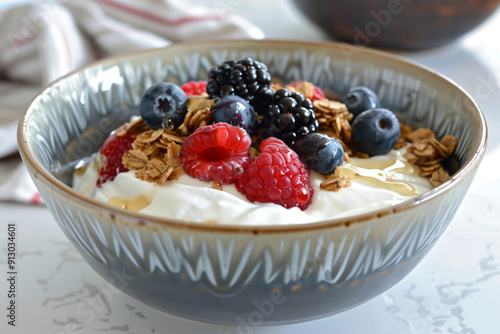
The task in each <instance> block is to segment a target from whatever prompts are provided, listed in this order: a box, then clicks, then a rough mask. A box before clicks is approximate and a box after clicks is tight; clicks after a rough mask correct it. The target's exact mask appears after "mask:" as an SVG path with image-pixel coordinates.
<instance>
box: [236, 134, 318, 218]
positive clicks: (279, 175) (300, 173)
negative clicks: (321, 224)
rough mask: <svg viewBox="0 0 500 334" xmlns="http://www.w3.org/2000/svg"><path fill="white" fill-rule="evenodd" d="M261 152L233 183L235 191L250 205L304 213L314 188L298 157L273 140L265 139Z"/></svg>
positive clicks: (279, 142)
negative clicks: (268, 204) (276, 207)
mask: <svg viewBox="0 0 500 334" xmlns="http://www.w3.org/2000/svg"><path fill="white" fill-rule="evenodd" d="M260 150H261V154H260V155H259V156H258V157H257V158H256V159H255V160H254V161H253V162H252V163H251V164H250V166H249V167H248V168H247V169H246V171H245V175H244V176H243V178H242V179H241V180H239V181H238V182H237V183H236V188H237V189H238V191H239V192H241V193H243V194H245V196H246V197H247V199H248V200H249V201H252V202H261V203H274V204H278V205H281V206H283V207H285V208H287V209H288V208H293V207H299V208H300V209H301V210H305V209H307V207H308V206H309V204H311V201H312V195H313V188H312V186H311V181H310V180H309V171H308V170H307V169H306V167H305V166H304V164H303V163H302V162H301V161H300V159H299V157H298V155H297V153H295V152H294V151H292V150H291V149H290V148H288V146H286V144H285V143H284V142H283V141H281V140H279V139H277V138H274V137H270V138H267V139H265V140H264V141H263V142H262V143H261V144H260Z"/></svg>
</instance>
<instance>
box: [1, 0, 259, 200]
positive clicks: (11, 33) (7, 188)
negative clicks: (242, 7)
mask: <svg viewBox="0 0 500 334" xmlns="http://www.w3.org/2000/svg"><path fill="white" fill-rule="evenodd" d="M210 4H212V7H209V6H210ZM207 5H208V6H207V7H205V6H194V5H192V4H190V3H189V1H186V0H44V1H42V2H38V3H37V2H35V3H33V4H26V5H19V6H16V7H13V8H8V9H4V10H2V8H1V5H0V174H1V175H0V201H8V200H11V201H18V202H25V203H39V202H40V195H39V194H38V192H37V191H36V188H35V187H34V185H33V183H32V181H31V179H30V178H29V175H28V173H27V171H26V170H25V168H24V166H22V163H21V162H20V160H18V161H16V162H15V163H13V162H12V160H13V159H12V158H9V159H6V157H9V156H11V155H15V154H16V152H17V140H16V130H17V123H18V120H19V118H20V117H21V115H22V114H23V113H24V112H25V110H26V108H27V106H28V105H29V103H30V102H31V100H32V99H33V98H34V97H35V95H36V93H37V92H38V91H39V90H40V89H41V88H42V87H43V86H44V85H46V84H47V83H49V82H51V81H53V80H55V79H57V78H59V77H60V76H62V75H64V74H66V73H68V72H70V71H73V70H75V69H78V68H79V67H81V66H83V65H85V64H88V63H90V62H92V61H94V60H97V59H100V58H105V57H110V56H115V55H121V54H126V53H130V52H134V51H138V50H144V49H151V48H158V47H164V46H167V45H169V44H171V43H175V42H181V41H199V40H206V39H217V38H220V39H230V38H254V39H260V38H263V37H264V36H263V33H262V31H261V30H260V29H259V28H257V27H256V26H255V25H253V24H251V23H250V22H248V21H247V20H245V19H243V18H242V17H239V16H237V15H235V14H233V13H231V12H230V11H221V10H220V9H219V8H217V7H216V6H215V5H214V3H210V2H207ZM6 160H8V162H6Z"/></svg>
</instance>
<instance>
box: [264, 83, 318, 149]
mask: <svg viewBox="0 0 500 334" xmlns="http://www.w3.org/2000/svg"><path fill="white" fill-rule="evenodd" d="M318 126H319V124H318V121H317V120H316V115H315V114H314V110H313V104H312V102H311V101H310V100H309V99H305V98H304V96H303V95H302V94H300V93H294V92H291V91H289V90H288V89H285V88H281V89H279V90H277V91H276V93H274V95H273V97H272V99H271V101H270V103H269V104H268V105H267V107H266V111H265V112H264V119H263V120H262V123H261V127H262V137H263V138H267V137H276V138H279V139H281V140H283V141H284V142H285V144H287V145H289V146H291V145H293V144H294V143H295V142H296V141H297V140H298V139H300V138H302V137H304V136H305V135H307V134H309V133H312V132H316V130H317V129H318Z"/></svg>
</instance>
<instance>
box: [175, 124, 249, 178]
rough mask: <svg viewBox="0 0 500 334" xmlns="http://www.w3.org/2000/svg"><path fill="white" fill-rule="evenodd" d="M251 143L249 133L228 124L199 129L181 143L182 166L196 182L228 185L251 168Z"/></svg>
mask: <svg viewBox="0 0 500 334" xmlns="http://www.w3.org/2000/svg"><path fill="white" fill-rule="evenodd" d="M251 144H252V140H251V139H250V136H249V135H248V133H247V132H246V131H245V130H244V129H242V128H239V127H237V126H233V125H230V124H227V123H216V124H212V125H206V126H201V127H199V128H198V129H196V131H195V132H193V133H192V134H191V135H190V136H189V137H188V138H186V140H185V141H184V143H183V144H182V149H181V153H180V159H181V163H182V167H184V169H185V170H186V173H187V174H188V175H189V176H191V177H194V178H197V179H199V180H202V181H212V180H215V181H219V182H221V183H224V184H229V183H232V182H234V181H236V180H237V179H241V178H242V177H243V173H244V171H245V169H246V168H247V167H248V166H249V165H250V161H251V159H250V145H251Z"/></svg>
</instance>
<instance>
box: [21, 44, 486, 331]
mask: <svg viewBox="0 0 500 334" xmlns="http://www.w3.org/2000/svg"><path fill="white" fill-rule="evenodd" d="M245 56H250V57H253V58H255V59H257V60H260V61H262V62H264V63H266V64H267V65H268V66H269V69H270V71H271V73H272V75H273V77H274V78H277V79H280V80H281V81H282V82H285V83H286V82H291V81H295V80H299V79H300V80H309V81H312V82H314V83H316V84H317V85H319V86H321V87H323V88H325V89H326V90H328V91H330V92H331V93H336V94H343V93H345V92H346V91H347V90H348V89H349V88H350V87H352V86H354V85H365V86H368V87H371V88H372V89H374V90H375V91H376V92H377V93H378V94H379V96H380V99H381V102H382V105H385V106H387V107H388V108H391V109H393V110H395V111H397V115H398V117H399V118H400V119H401V120H403V121H405V122H406V123H408V124H411V125H413V126H415V127H421V126H423V127H429V128H431V129H433V130H434V131H435V133H436V134H437V136H438V137H442V136H444V135H446V134H453V135H454V136H455V137H456V138H457V139H458V147H457V149H456V157H455V158H456V162H457V164H458V170H457V171H456V172H455V173H454V175H453V177H452V178H451V180H450V181H448V182H446V183H445V184H443V185H442V186H439V187H437V188H434V189H433V190H431V191H429V192H427V193H425V194H423V195H421V196H417V197H414V198H411V199H409V200H407V201H405V202H403V203H401V204H398V205H395V206H393V207H390V208H387V209H383V210H378V211H375V212H370V213H364V214H359V215H355V216H351V217H348V218H341V219H328V220H325V221H321V222H317V223H309V224H298V225H293V226H283V225H280V226H278V225H273V224H272V222H269V224H268V225H264V226H234V225H221V224H200V223H193V222H181V221H176V220H167V219H161V218H155V217H151V216H146V215H141V214H137V213H134V212H130V211H125V210H122V209H117V208H113V207H111V206H108V205H105V204H102V203H99V202H96V201H95V200H93V199H91V198H86V197H83V196H82V195H80V194H78V193H76V192H75V191H73V190H72V188H71V187H70V185H71V175H72V172H73V168H74V166H75V164H76V163H77V162H78V161H79V160H80V159H82V158H84V157H86V156H88V155H90V154H92V153H95V152H96V151H97V150H98V148H99V147H100V145H101V144H102V143H103V141H104V140H105V138H106V136H107V135H108V134H109V133H110V132H111V131H112V130H113V129H115V128H116V127H117V126H119V125H120V124H122V123H123V122H125V121H127V120H128V119H129V117H130V116H131V115H133V114H136V113H137V105H138V103H139V101H140V98H141V95H142V93H143V92H144V90H145V89H146V88H147V87H149V86H150V85H151V84H153V83H156V82H160V81H165V80H168V81H172V82H176V83H183V82H186V81H189V80H198V79H206V78H207V72H208V71H209V69H210V68H212V67H213V66H215V65H217V64H220V63H221V62H223V61H224V60H227V59H240V58H242V57H245ZM18 139H19V148H20V152H21V155H22V158H23V159H24V162H25V164H26V167H27V169H28V170H29V173H30V174H31V176H32V178H33V181H34V182H35V184H36V186H37V187H38V189H39V191H40V193H41V195H42V197H43V199H44V201H45V203H46V204H47V206H48V208H49V209H50V211H51V213H52V214H53V216H54V218H55V219H56V221H57V222H58V224H59V225H60V227H61V229H62V230H63V232H64V233H65V235H66V236H67V237H68V239H69V240H70V241H71V242H72V243H73V244H74V246H75V247H76V249H77V250H78V251H79V252H80V254H81V255H82V257H83V258H84V259H85V260H86V261H87V262H88V263H89V264H90V266H91V267H92V268H94V269H95V270H96V271H97V272H98V273H99V274H100V275H101V276H102V277H104V279H106V280H108V281H109V282H111V283H112V284H113V285H115V286H116V287H117V288H119V289H121V290H123V291H124V292H125V293H126V294H129V295H130V296H133V297H135V298H137V299H138V300H140V301H142V302H144V303H146V304H148V305H151V306H152V307H155V308H157V309H159V310H162V311H165V312H168V313H171V314H174V315H178V316H181V317H185V318H190V319H195V320H200V321H205V322H213V323H221V324H233V325H240V326H259V325H271V324H285V323H294V322H300V321H306V320H311V319H315V318H321V317H325V316H329V315H332V314H335V313H338V312H342V311H344V310H347V309H349V308H352V307H354V306H356V305H358V304H361V303H363V302H366V301H367V300H369V299H371V298H373V297H375V296H377V295H379V294H380V293H382V292H384V291H386V290H387V289H389V288H390V287H391V286H393V285H394V284H396V283H397V282H398V281H400V280H401V279H402V278H403V277H405V276H406V275H407V274H408V273H409V272H410V271H411V270H412V269H413V268H415V266H416V265H417V264H418V263H419V262H420V260H421V259H422V258H423V257H424V255H426V254H427V253H428V252H429V250H430V249H431V248H432V246H433V245H434V244H435V243H436V242H437V240H438V239H439V237H440V236H441V235H442V234H443V232H444V231H445V229H446V227H447V226H448V224H449V223H450V221H451V220H452V218H453V216H454V215H455V213H456V211H457V208H458V207H459V206H460V203H461V202H462V200H463V198H464V196H465V194H466V192H467V190H468V188H469V186H470V184H471V182H472V179H473V177H474V174H475V172H476V170H477V167H478V165H479V163H480V161H481V159H482V157H483V155H484V151H485V146H486V124H485V120H484V117H483V115H482V113H481V111H480V110H479V108H478V106H477V105H476V103H475V102H474V101H473V100H472V99H471V98H470V96H469V95H467V93H465V92H464V91H463V90H462V89H461V88H459V87H458V86H457V85H455V84H454V83H452V82H450V81H449V80H448V79H446V78H444V77H443V76H441V75H439V74H437V73H434V72H432V71H430V70H428V69H425V68H423V67H420V66H418V65H417V64H414V63H411V62H408V61H405V60H403V59H401V58H397V57H395V56H392V55H389V54H386V53H382V52H378V51H373V50H364V49H361V48H354V47H351V46H347V45H343V44H320V43H297V42H285V41H227V42H225V41H218V42H204V43H195V44H178V45H173V46H171V47H168V48H165V49H158V50H152V51H148V52H143V53H138V54H133V55H129V56H125V57H120V58H113V59H105V60H102V61H99V62H97V63H95V64H92V65H90V66H88V67H86V68H83V69H81V70H78V71H76V72H74V73H71V74H69V75H67V76H65V77H63V78H61V79H60V80H58V81H56V82H54V83H52V84H51V85H50V86H48V87H47V88H45V89H44V90H43V91H42V92H41V93H40V94H39V96H38V97H36V99H35V100H34V101H33V102H32V103H31V105H30V107H29V109H28V110H27V113H26V115H25V117H24V119H23V120H22V121H21V123H20V125H19V138H18ZM443 260H445V259H443Z"/></svg>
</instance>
